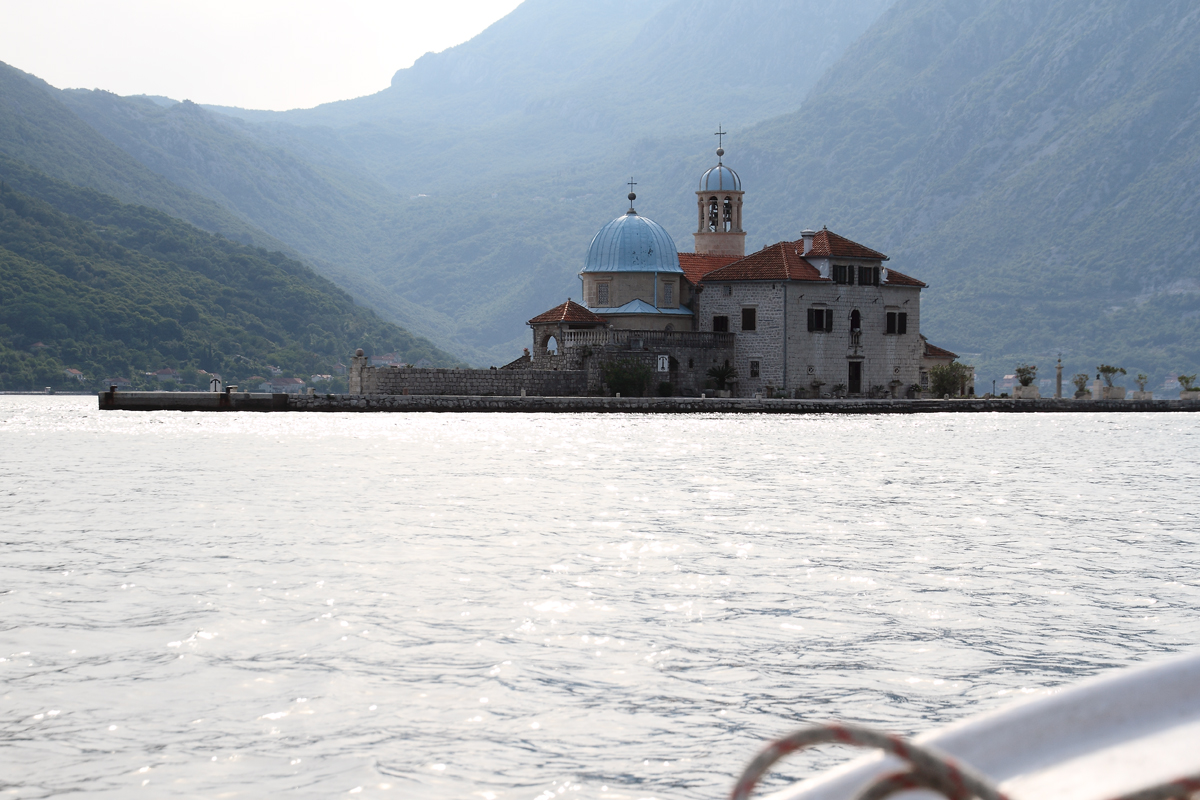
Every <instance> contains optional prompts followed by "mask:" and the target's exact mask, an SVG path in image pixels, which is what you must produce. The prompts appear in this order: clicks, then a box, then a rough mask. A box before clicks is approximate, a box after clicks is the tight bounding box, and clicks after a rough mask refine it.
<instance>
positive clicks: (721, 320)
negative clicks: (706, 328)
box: [713, 317, 729, 333]
mask: <svg viewBox="0 0 1200 800" xmlns="http://www.w3.org/2000/svg"><path fill="white" fill-rule="evenodd" d="M713 332H714V333H729V317H713Z"/></svg>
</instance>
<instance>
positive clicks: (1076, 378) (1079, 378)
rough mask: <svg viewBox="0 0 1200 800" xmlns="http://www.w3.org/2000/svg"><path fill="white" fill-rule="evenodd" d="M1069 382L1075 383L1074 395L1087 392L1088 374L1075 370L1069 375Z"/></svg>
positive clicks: (1077, 395)
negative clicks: (1075, 371)
mask: <svg viewBox="0 0 1200 800" xmlns="http://www.w3.org/2000/svg"><path fill="white" fill-rule="evenodd" d="M1071 383H1073V384H1075V396H1076V397H1079V396H1080V395H1083V394H1087V384H1088V376H1087V373H1086V372H1077V373H1075V374H1074V375H1072V376H1071Z"/></svg>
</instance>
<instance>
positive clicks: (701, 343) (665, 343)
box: [561, 328, 734, 350]
mask: <svg viewBox="0 0 1200 800" xmlns="http://www.w3.org/2000/svg"><path fill="white" fill-rule="evenodd" d="M733 337H734V334H732V333H716V332H713V331H631V330H618V329H612V328H609V329H607V330H585V331H563V332H562V342H561V345H562V348H563V349H564V350H570V349H572V348H576V347H616V348H619V349H626V348H629V347H631V346H638V345H640V347H639V349H643V350H654V349H656V348H661V347H688V348H704V349H710V350H715V349H722V348H732V347H733Z"/></svg>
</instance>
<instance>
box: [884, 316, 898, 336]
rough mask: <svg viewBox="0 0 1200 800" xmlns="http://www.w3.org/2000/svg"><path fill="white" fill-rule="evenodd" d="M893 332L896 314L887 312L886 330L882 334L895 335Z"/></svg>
mask: <svg viewBox="0 0 1200 800" xmlns="http://www.w3.org/2000/svg"><path fill="white" fill-rule="evenodd" d="M895 332H896V312H895V311H889V312H887V328H886V329H885V330H884V333H895Z"/></svg>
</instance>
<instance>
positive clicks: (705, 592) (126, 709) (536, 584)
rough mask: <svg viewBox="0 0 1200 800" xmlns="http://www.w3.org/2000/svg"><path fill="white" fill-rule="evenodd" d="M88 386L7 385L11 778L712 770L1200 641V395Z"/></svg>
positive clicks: (409, 784) (146, 785) (623, 774)
mask: <svg viewBox="0 0 1200 800" xmlns="http://www.w3.org/2000/svg"><path fill="white" fill-rule="evenodd" d="M95 406H96V401H95V399H94V398H61V397H56V398H37V397H29V398H22V397H5V398H0V453H3V459H0V543H2V547H3V557H2V559H0V582H2V583H0V592H2V594H0V691H2V693H3V694H2V703H0V726H2V727H0V764H3V765H4V766H3V769H0V796H4V797H44V796H51V795H58V794H65V793H68V792H83V793H86V794H87V795H88V796H89V797H91V796H94V797H105V796H112V797H128V796H130V793H131V792H132V790H134V789H138V790H139V794H141V795H144V796H170V797H201V796H202V797H217V796H222V797H262V796H269V795H286V796H290V797H322V798H325V797H334V796H341V795H344V794H348V793H349V794H352V795H354V796H361V797H369V796H390V797H412V798H483V800H494V799H498V798H505V800H508V799H509V798H513V799H519V800H535V799H537V798H541V800H548V799H549V798H551V797H590V798H596V797H605V798H643V797H655V798H663V799H664V800H666V799H674V798H706V797H720V796H722V795H724V794H725V793H726V792H727V791H728V789H729V786H730V785H731V782H732V779H733V776H734V775H735V774H736V773H737V772H738V771H740V769H741V767H742V766H743V765H744V763H745V762H746V761H747V760H748V759H749V757H750V756H751V755H752V754H753V752H754V750H755V748H756V747H757V746H758V745H759V744H760V743H761V742H762V741H763V740H764V739H765V738H767V737H770V736H772V735H776V734H779V733H782V732H785V731H787V730H788V729H790V728H792V727H794V726H796V725H797V724H799V723H801V722H802V721H805V720H819V719H826V718H843V719H850V720H857V721H861V722H866V723H870V724H876V725H881V726H885V727H888V728H891V729H894V730H897V731H901V732H915V731H919V730H924V729H926V728H928V727H930V726H932V725H936V724H940V723H944V722H947V721H950V720H954V719H957V718H960V717H962V716H965V715H967V714H970V713H974V712H976V711H979V710H981V709H985V708H992V707H996V706H998V705H1001V704H1003V703H1005V702H1009V701H1010V700H1011V698H1012V696H1013V695H1017V694H1020V693H1023V692H1031V691H1040V690H1043V689H1045V688H1047V687H1053V686H1056V685H1061V684H1062V683H1065V682H1069V681H1074V680H1076V679H1078V678H1080V677H1082V676H1086V675H1090V674H1094V673H1096V672H1099V671H1102V670H1104V669H1107V668H1111V667H1115V666H1120V665H1125V664H1129V663H1133V662H1137V661H1144V660H1150V659H1155V658H1159V657H1161V656H1163V655H1164V654H1167V653H1170V652H1174V651H1178V650H1181V649H1184V648H1187V647H1190V646H1191V645H1192V644H1193V643H1194V642H1196V640H1197V638H1198V637H1200V614H1198V613H1197V612H1198V610H1200V596H1198V589H1197V587H1198V586H1200V575H1198V573H1197V562H1198V559H1197V553H1196V544H1197V541H1198V539H1200V492H1198V491H1197V486H1200V458H1198V457H1197V455H1198V454H1200V416H1197V415H1184V414H1157V415H1154V414H1149V415H1133V414H1123V415H1109V416H1100V415H1095V416H1093V415H1077V414H1069V415H1053V414H1042V415H945V416H939V415H928V416H914V417H895V416H891V417H877V418H864V417H821V418H816V417H793V418H781V417H753V416H728V417H722V416H710V417H697V416H662V417H654V416H629V417H623V416H612V415H606V416H587V415H580V416H565V415H560V416H553V415H547V416H542V415H454V414H428V415H418V414H413V415H408V414H371V415H337V414H329V415H318V414H260V415H252V414H208V415H203V414H175V413H150V414H148V413H142V414H132V413H119V412H106V413H101V412H98V411H96V410H95ZM841 757H842V755H841V754H838V753H824V754H817V755H812V756H809V757H808V758H807V759H805V758H796V759H793V760H792V761H789V762H786V764H785V765H784V768H783V771H782V772H781V773H780V774H778V775H777V776H776V781H775V784H776V785H778V784H779V783H780V782H781V781H783V780H786V779H795V778H799V777H802V776H803V775H805V774H807V773H808V771H809V770H811V769H813V768H815V767H817V766H821V765H824V764H828V763H830V762H831V760H837V759H839V758H841Z"/></svg>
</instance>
